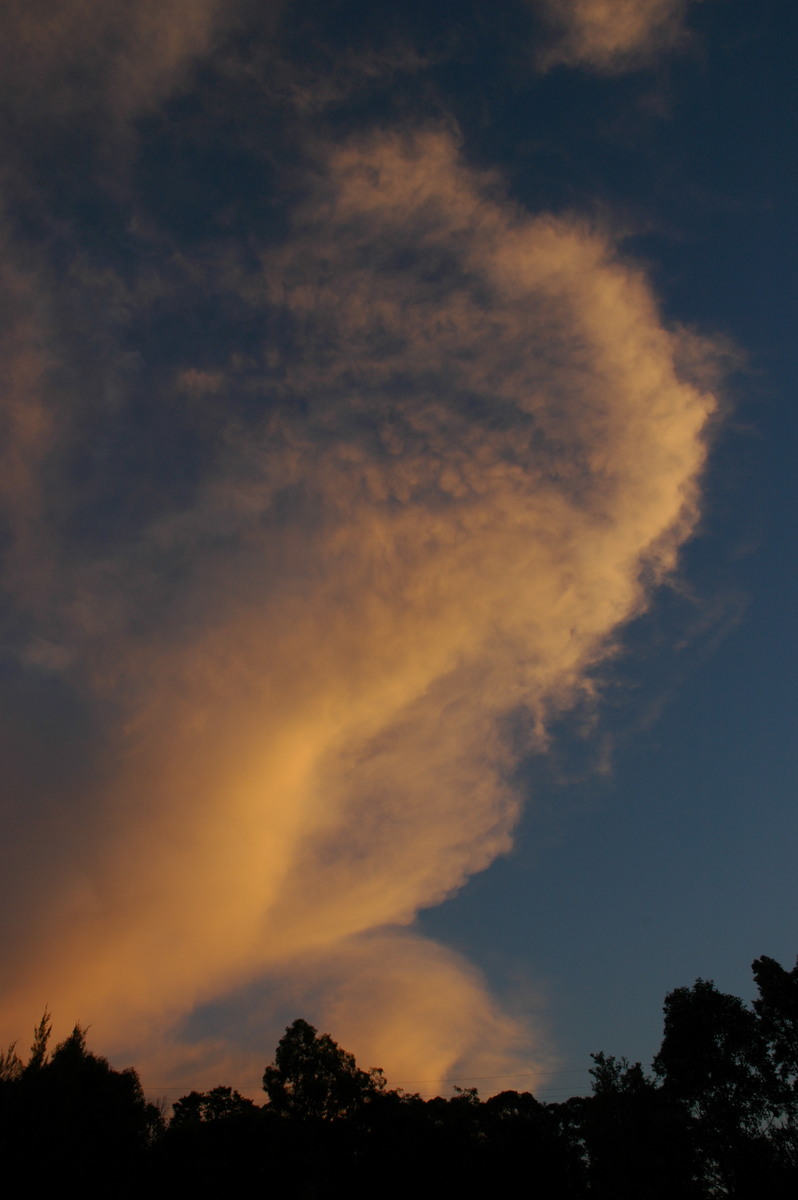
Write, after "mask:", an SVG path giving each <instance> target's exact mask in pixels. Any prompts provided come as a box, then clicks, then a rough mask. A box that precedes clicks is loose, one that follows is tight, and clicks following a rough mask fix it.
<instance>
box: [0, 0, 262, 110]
mask: <svg viewBox="0 0 798 1200" xmlns="http://www.w3.org/2000/svg"><path fill="white" fill-rule="evenodd" d="M227 7H228V10H229V8H230V6H229V5H228V6H227ZM232 7H233V9H234V10H237V9H238V7H239V6H238V5H237V4H236V3H235V0H234V4H233V6H232ZM224 8H225V6H224V5H222V4H221V3H220V0H163V2H162V3H156V2H155V0H137V2H136V3H135V4H133V5H129V4H121V3H119V2H118V0H77V2H75V0H72V2H70V3H69V4H55V5H52V4H51V5H49V6H46V7H45V6H42V5H31V4H27V3H25V0H9V3H8V4H5V5H3V10H2V13H1V14H0V47H1V49H0V63H2V68H3V80H4V83H3V90H4V92H5V93H6V95H7V96H8V97H9V100H8V101H7V103H8V104H9V106H11V107H12V108H13V113H14V117H15V121H22V120H30V119H31V117H35V116H36V115H38V116H42V115H44V114H46V115H47V118H48V120H49V121H53V120H56V121H57V122H59V123H61V122H63V121H65V120H67V119H73V118H74V117H75V116H78V115H79V116H82V117H84V118H85V116H86V115H87V114H89V113H93V114H94V115H99V114H103V113H104V114H107V115H110V114H113V115H115V116H117V117H128V116H131V115H134V114H136V113H139V112H141V111H144V110H147V109H151V108H153V107H155V105H157V103H158V102H159V101H161V100H162V99H163V98H164V97H165V96H167V95H168V94H169V93H170V92H171V91H172V90H173V88H174V87H175V85H176V83H177V82H178V81H179V80H180V78H181V76H182V74H183V73H184V72H185V70H186V69H187V67H188V66H189V65H190V64H191V62H192V61H193V60H194V59H195V58H196V57H198V56H199V55H201V54H203V53H205V52H207V50H208V49H209V48H210V46H211V44H212V40H213V36H214V33H215V32H216V29H217V26H218V24H219V22H220V21H221V19H222V16H223V10H224Z"/></svg>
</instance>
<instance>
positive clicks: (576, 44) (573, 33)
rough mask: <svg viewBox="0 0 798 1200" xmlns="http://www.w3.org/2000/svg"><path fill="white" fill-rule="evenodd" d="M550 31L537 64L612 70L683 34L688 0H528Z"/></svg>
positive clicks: (631, 65) (670, 45)
mask: <svg viewBox="0 0 798 1200" xmlns="http://www.w3.org/2000/svg"><path fill="white" fill-rule="evenodd" d="M534 2H535V3H536V4H537V7H538V8H539V10H540V11H541V13H542V15H543V16H544V19H545V20H546V22H547V23H548V25H549V26H550V28H551V30H552V32H553V33H554V35H555V40H554V42H553V43H552V44H551V45H550V46H549V47H548V48H547V49H546V50H544V51H543V52H542V54H541V57H540V62H541V65H542V66H544V67H551V66H556V65H557V64H558V63H562V64H564V65H565V66H570V67H589V68H591V69H593V70H596V71H600V72H603V73H608V74H614V73H615V72H618V71H625V70H628V69H630V68H634V67H639V66H640V65H641V64H643V63H645V62H646V61H648V60H649V59H651V58H653V57H654V56H655V55H657V54H659V53H662V52H663V51H665V50H670V49H672V48H673V47H674V46H676V45H677V44H678V43H679V42H680V41H681V40H683V38H684V37H685V30H684V15H685V11H686V9H687V3H688V0H534Z"/></svg>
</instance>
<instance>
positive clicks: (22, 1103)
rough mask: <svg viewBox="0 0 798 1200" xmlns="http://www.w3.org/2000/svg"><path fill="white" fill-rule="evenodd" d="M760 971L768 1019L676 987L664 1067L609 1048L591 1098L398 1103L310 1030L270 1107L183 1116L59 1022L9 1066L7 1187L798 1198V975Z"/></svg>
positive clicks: (214, 1103) (208, 1107) (466, 1096)
mask: <svg viewBox="0 0 798 1200" xmlns="http://www.w3.org/2000/svg"><path fill="white" fill-rule="evenodd" d="M753 971H754V978H755V980H756V984H757V988H758V992H759V995H758V998H757V999H756V1000H755V1001H754V1003H753V1006H752V1007H748V1006H747V1005H745V1004H744V1003H743V1002H742V1001H741V1000H739V999H738V998H737V997H736V996H731V995H726V994H724V993H722V992H719V991H718V990H717V989H716V988H715V986H714V985H713V984H712V983H710V982H707V981H706V980H701V979H699V980H697V981H696V983H695V984H694V985H693V986H692V987H691V988H687V987H683V988H678V989H677V990H676V991H673V992H671V993H670V994H669V995H668V996H667V997H666V1000H665V1006H664V1013H665V1026H664V1033H663V1040H662V1045H661V1047H660V1049H659V1052H658V1053H657V1055H656V1057H655V1059H654V1062H653V1068H652V1071H651V1073H650V1074H648V1073H646V1072H645V1071H644V1070H643V1069H642V1067H641V1065H640V1064H639V1063H634V1064H630V1063H629V1062H627V1061H626V1059H622V1058H621V1059H618V1058H614V1057H610V1056H607V1055H605V1054H596V1055H594V1056H593V1057H594V1065H593V1068H592V1071H591V1074H592V1076H593V1091H592V1095H590V1096H575V1097H573V1098H572V1099H570V1100H567V1101H565V1102H564V1103H557V1104H544V1103H541V1102H540V1101H538V1100H536V1099H535V1097H534V1096H533V1095H532V1094H531V1093H529V1092H515V1091H506V1092H501V1093H500V1094H499V1095H496V1096H492V1097H490V1099H487V1100H481V1099H480V1097H479V1096H478V1094H477V1092H476V1090H472V1089H459V1088H456V1089H455V1092H454V1094H453V1095H452V1096H451V1097H449V1098H442V1097H438V1098H436V1099H432V1100H423V1099H421V1098H420V1097H419V1096H417V1095H408V1094H406V1093H404V1092H401V1091H395V1090H391V1089H390V1088H388V1087H387V1086H386V1083H385V1080H384V1078H383V1075H382V1073H381V1072H380V1071H379V1070H371V1071H364V1070H361V1069H360V1068H359V1067H358V1066H357V1064H356V1062H355V1060H354V1058H353V1056H352V1055H351V1054H349V1053H348V1052H347V1051H345V1050H343V1049H341V1048H340V1047H339V1046H338V1045H337V1044H336V1042H334V1041H333V1039H332V1038H331V1037H330V1036H329V1035H328V1034H318V1033H317V1032H316V1030H315V1029H314V1028H313V1026H312V1025H309V1024H308V1023H307V1022H306V1021H303V1020H297V1021H295V1022H294V1023H293V1024H292V1025H291V1026H289V1028H288V1029H287V1030H286V1032H285V1035H284V1037H283V1038H282V1040H281V1041H280V1043H279V1045H278V1047H277V1051H276V1054H275V1058H274V1062H273V1063H272V1064H271V1065H270V1066H268V1067H267V1068H266V1070H265V1073H264V1077H263V1087H264V1092H265V1094H266V1098H265V1103H263V1104H255V1103H254V1102H253V1101H252V1100H249V1099H247V1098H245V1097H244V1096H241V1095H240V1094H239V1093H238V1092H237V1091H235V1090H233V1089H232V1088H230V1087H226V1086H219V1087H216V1088H213V1089H212V1090H211V1091H209V1092H191V1093H190V1094H189V1095H186V1096H183V1097H182V1098H181V1099H180V1100H178V1101H177V1102H176V1103H175V1105H174V1110H173V1114H172V1116H171V1119H169V1120H167V1119H165V1117H164V1115H163V1114H162V1112H161V1110H160V1109H159V1108H158V1107H157V1106H155V1105H153V1104H150V1103H148V1102H147V1101H146V1099H145V1097H144V1095H143V1093H142V1089H141V1085H140V1083H139V1080H138V1076H137V1075H136V1072H135V1071H133V1070H126V1071H116V1070H114V1069H113V1068H112V1067H111V1066H110V1065H109V1063H108V1062H107V1060H106V1059H104V1058H101V1057H99V1056H97V1055H94V1054H92V1053H91V1051H90V1050H89V1049H88V1048H87V1045H86V1038H85V1034H84V1031H83V1030H82V1029H81V1028H80V1027H76V1028H75V1030H74V1031H73V1032H72V1034H71V1035H70V1037H68V1038H67V1039H66V1040H65V1041H64V1042H61V1043H60V1044H59V1045H57V1046H56V1047H55V1048H54V1049H53V1050H52V1051H50V1049H49V1040H50V1022H49V1017H48V1016H45V1017H44V1018H43V1019H42V1021H41V1022H40V1024H39V1026H38V1027H37V1029H36V1031H35V1035H34V1042H33V1046H32V1048H31V1052H30V1055H29V1057H28V1060H27V1062H23V1061H22V1059H21V1058H20V1057H19V1056H18V1055H17V1054H16V1052H15V1050H14V1047H11V1048H10V1049H9V1050H8V1051H7V1052H6V1053H5V1054H2V1055H0V1154H1V1155H2V1162H3V1166H4V1172H5V1177H6V1179H7V1180H9V1181H12V1180H13V1179H14V1178H17V1179H24V1180H27V1185H28V1186H33V1184H34V1182H37V1183H39V1184H41V1185H43V1186H53V1185H56V1184H57V1185H58V1186H59V1188H60V1189H63V1188H64V1187H65V1186H67V1185H70V1184H71V1185H73V1186H76V1187H78V1188H79V1189H80V1191H81V1193H82V1194H83V1195H105V1196H127V1195H133V1194H134V1193H135V1194H140V1193H142V1192H146V1193H148V1194H150V1195H167V1194H168V1195H187V1196H194V1195H199V1196H205V1195H207V1196H211V1195H229V1194H233V1190H234V1189H239V1188H242V1189H243V1188H246V1189H249V1190H250V1191H251V1193H252V1194H256V1192H255V1191H253V1189H256V1191H257V1192H263V1193H264V1194H265V1193H266V1192H267V1191H270V1192H272V1193H274V1194H280V1195H290V1196H292V1197H298V1198H305V1197H307V1198H316V1197H338V1196H341V1197H343V1196H346V1197H359V1196H366V1195H368V1196H370V1197H371V1196H374V1195H375V1194H380V1193H381V1194H383V1195H385V1194H387V1195H389V1196H393V1195H397V1196H398V1195H400V1194H405V1193H408V1194H413V1193H415V1194H421V1195H427V1194H430V1195H432V1194H436V1193H440V1194H443V1193H444V1191H445V1192H450V1191H452V1190H453V1189H454V1191H455V1194H458V1195H461V1196H486V1195H487V1196H492V1195H502V1194H504V1193H505V1192H506V1191H509V1190H513V1191H518V1190H521V1191H522V1192H523V1193H524V1194H529V1195H531V1196H535V1195H537V1196H541V1197H549V1196H551V1197H558V1198H559V1197H564V1198H569V1197H574V1198H578V1197H595V1198H600V1200H627V1198H628V1200H665V1198H666V1197H667V1198H668V1200H676V1198H679V1200H681V1198H684V1200H693V1198H695V1200H704V1198H711V1197H725V1196H729V1197H739V1198H748V1197H751V1198H752V1200H754V1198H755V1200H762V1198H763V1197H768V1198H769V1200H780V1198H782V1197H784V1198H786V1197H788V1196H789V1197H790V1200H793V1197H794V1196H795V1195H798V963H797V964H796V966H795V968H794V969H793V970H792V971H787V970H785V969H784V968H783V967H781V966H780V965H779V964H778V963H777V962H775V961H774V960H773V959H770V958H760V959H757V961H756V962H755V963H754V965H753Z"/></svg>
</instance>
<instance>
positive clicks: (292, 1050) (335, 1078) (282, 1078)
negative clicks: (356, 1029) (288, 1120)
mask: <svg viewBox="0 0 798 1200" xmlns="http://www.w3.org/2000/svg"><path fill="white" fill-rule="evenodd" d="M384 1089H385V1079H384V1077H383V1074H382V1072H381V1071H380V1070H371V1071H361V1070H360V1068H359V1067H358V1066H357V1063H356V1062H355V1058H354V1055H352V1054H350V1053H349V1052H348V1051H347V1050H342V1049H341V1048H340V1046H339V1045H338V1043H337V1042H334V1041H333V1039H332V1038H331V1037H330V1035H329V1034H328V1033H322V1034H319V1033H317V1032H316V1030H315V1029H314V1027H313V1026H312V1025H309V1024H308V1022H307V1021H304V1020H302V1019H301V1018H299V1019H298V1020H296V1021H294V1023H293V1024H292V1025H289V1026H288V1028H287V1029H286V1031H285V1033H284V1035H283V1037H282V1038H281V1039H280V1042H279V1044H278V1046H277V1051H276V1053H275V1056H274V1062H273V1063H272V1064H271V1065H270V1066H268V1067H267V1068H266V1070H265V1071H264V1073H263V1090H264V1091H265V1092H266V1094H267V1096H268V1097H269V1105H270V1107H271V1109H272V1111H273V1112H276V1113H280V1114H281V1115H283V1116H290V1117H300V1118H303V1119H311V1120H321V1121H332V1120H337V1119H340V1118H342V1117H349V1116H352V1115H354V1114H355V1113H357V1112H359V1111H360V1110H361V1109H362V1108H363V1106H364V1105H366V1104H368V1103H369V1102H370V1101H372V1100H374V1098H375V1097H376V1096H378V1095H379V1094H380V1093H381V1092H383V1091H384Z"/></svg>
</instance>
